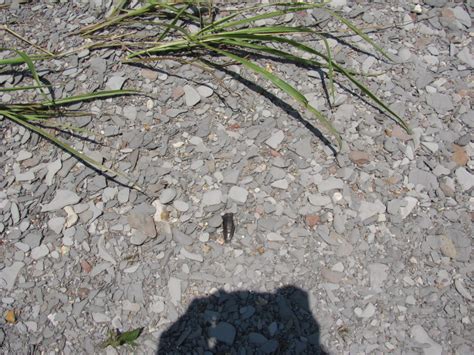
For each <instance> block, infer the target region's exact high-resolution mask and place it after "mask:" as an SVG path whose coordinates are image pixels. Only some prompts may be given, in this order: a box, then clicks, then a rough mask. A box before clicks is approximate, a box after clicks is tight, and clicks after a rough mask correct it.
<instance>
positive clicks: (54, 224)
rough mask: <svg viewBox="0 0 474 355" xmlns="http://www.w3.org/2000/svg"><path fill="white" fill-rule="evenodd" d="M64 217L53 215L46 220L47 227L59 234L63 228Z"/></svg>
mask: <svg viewBox="0 0 474 355" xmlns="http://www.w3.org/2000/svg"><path fill="white" fill-rule="evenodd" d="M65 222H66V219H65V218H64V217H53V218H51V219H50V220H49V221H48V227H49V229H51V230H52V231H53V232H54V233H56V234H59V233H61V231H62V230H63V226H64V223H65Z"/></svg>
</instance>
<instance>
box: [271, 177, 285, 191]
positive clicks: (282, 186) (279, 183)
mask: <svg viewBox="0 0 474 355" xmlns="http://www.w3.org/2000/svg"><path fill="white" fill-rule="evenodd" d="M271 187H274V188H277V189H281V190H286V189H288V181H286V179H281V180H277V181H274V182H272V184H271Z"/></svg>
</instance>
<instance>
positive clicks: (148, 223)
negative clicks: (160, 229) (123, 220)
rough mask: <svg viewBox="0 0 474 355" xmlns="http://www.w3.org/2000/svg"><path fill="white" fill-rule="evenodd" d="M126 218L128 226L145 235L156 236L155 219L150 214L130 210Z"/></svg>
mask: <svg viewBox="0 0 474 355" xmlns="http://www.w3.org/2000/svg"><path fill="white" fill-rule="evenodd" d="M127 220H128V224H129V225H130V227H132V228H134V229H136V230H138V231H140V232H142V233H143V235H144V236H145V237H148V238H155V237H156V227H155V221H154V219H153V217H152V216H147V215H144V214H139V213H134V212H132V213H130V214H129V215H128V217H127Z"/></svg>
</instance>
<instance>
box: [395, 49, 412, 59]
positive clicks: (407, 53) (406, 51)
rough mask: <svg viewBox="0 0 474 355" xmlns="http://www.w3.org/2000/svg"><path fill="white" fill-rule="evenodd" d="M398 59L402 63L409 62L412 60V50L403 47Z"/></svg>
mask: <svg viewBox="0 0 474 355" xmlns="http://www.w3.org/2000/svg"><path fill="white" fill-rule="evenodd" d="M398 58H399V59H400V61H401V62H402V63H404V62H407V61H408V60H409V59H410V58H411V52H410V49H408V48H407V47H403V48H402V49H400V50H399V51H398Z"/></svg>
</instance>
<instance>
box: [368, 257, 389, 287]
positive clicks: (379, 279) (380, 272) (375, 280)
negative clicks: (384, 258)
mask: <svg viewBox="0 0 474 355" xmlns="http://www.w3.org/2000/svg"><path fill="white" fill-rule="evenodd" d="M368 269H369V277H370V287H371V288H372V289H373V290H374V291H375V292H381V291H382V286H383V284H384V282H385V280H386V279H387V277H388V269H389V267H388V266H387V265H385V264H380V263H374V264H370V265H369V266H368Z"/></svg>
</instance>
